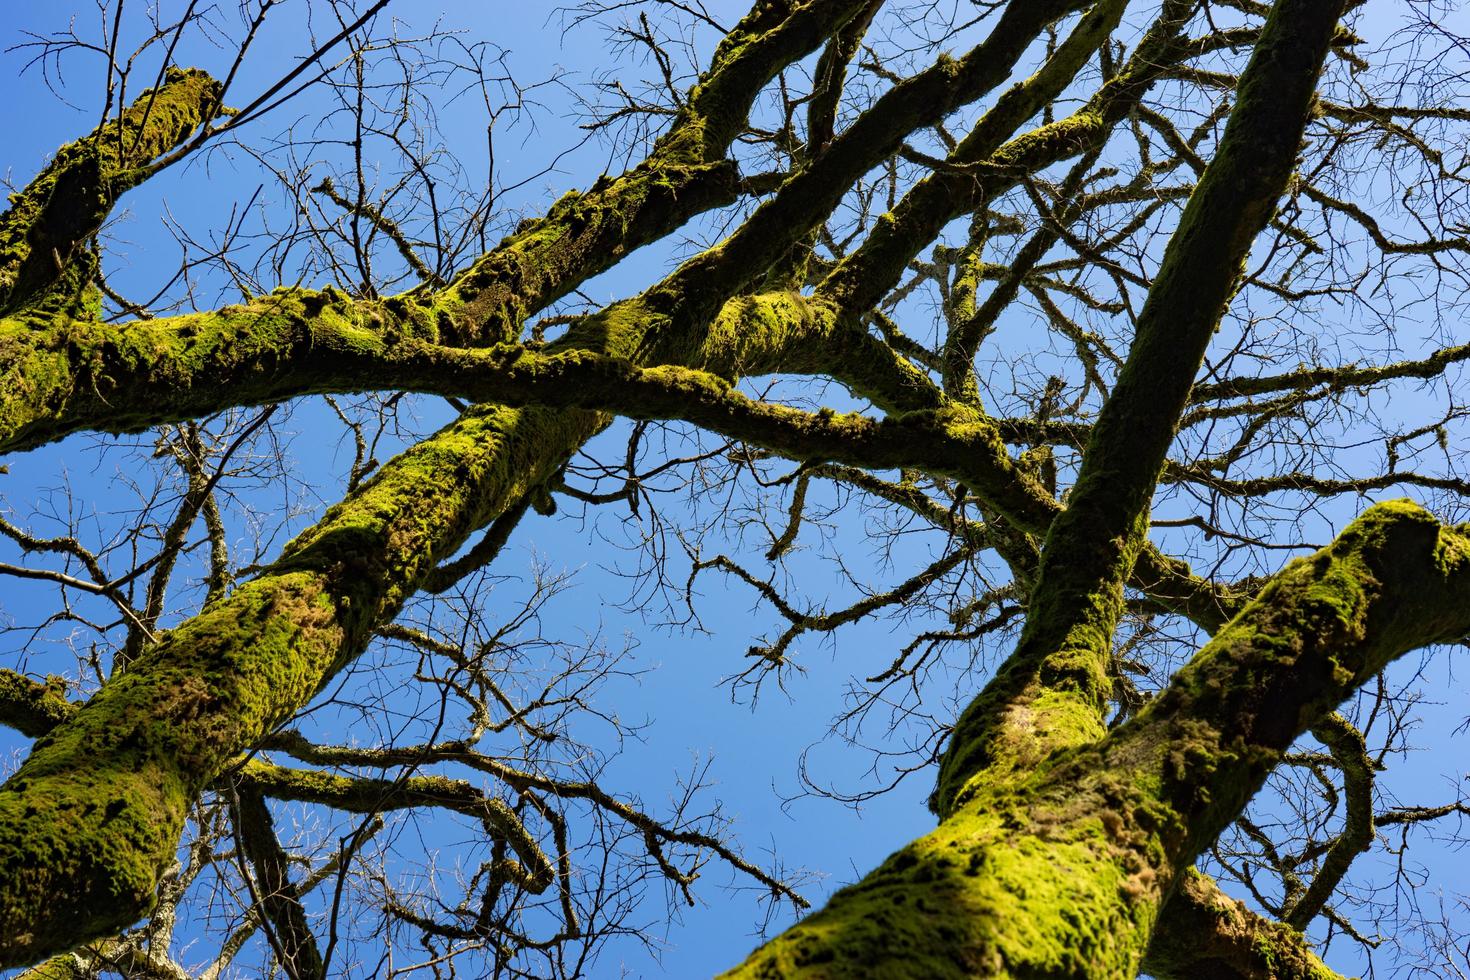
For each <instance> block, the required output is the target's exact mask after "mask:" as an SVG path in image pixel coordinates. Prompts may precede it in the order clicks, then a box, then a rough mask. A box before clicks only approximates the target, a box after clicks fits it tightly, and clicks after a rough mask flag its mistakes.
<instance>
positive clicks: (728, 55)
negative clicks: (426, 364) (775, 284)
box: [437, 0, 866, 344]
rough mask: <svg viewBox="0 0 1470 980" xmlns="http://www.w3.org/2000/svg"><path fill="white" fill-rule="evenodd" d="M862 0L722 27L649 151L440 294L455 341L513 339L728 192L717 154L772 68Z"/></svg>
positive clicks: (576, 195)
mask: <svg viewBox="0 0 1470 980" xmlns="http://www.w3.org/2000/svg"><path fill="white" fill-rule="evenodd" d="M865 3H866V0H805V2H801V0H773V2H766V3H758V4H756V5H755V6H754V7H753V9H752V10H751V12H750V13H749V14H747V15H746V16H745V17H744V18H743V19H742V20H741V21H740V23H739V24H737V25H736V26H735V28H734V29H733V30H732V31H731V32H730V33H729V34H728V35H727V36H726V37H725V39H724V40H723V41H722V42H721V43H720V46H719V47H718V48H717V49H716V51H715V53H714V56H713V57H712V59H711V62H710V67H709V69H708V70H707V71H706V72H705V73H704V74H703V75H702V76H701V77H700V79H699V81H698V82H697V83H696V84H695V86H694V87H693V88H692V89H691V90H690V91H689V92H688V93H687V94H686V96H685V99H684V101H683V104H682V106H681V109H680V111H679V113H678V115H677V116H676V117H675V119H674V121H673V123H672V125H671V126H670V128H669V131H668V132H667V133H665V134H664V135H663V137H661V138H660V139H659V141H658V142H657V143H656V144H655V146H654V148H653V151H652V152H651V153H650V154H649V156H648V158H647V159H646V160H644V161H643V162H642V163H640V164H639V165H638V166H636V167H634V168H632V169H630V170H628V171H627V172H625V173H624V174H622V175H620V176H617V177H603V178H601V179H599V180H598V181H597V183H596V184H594V185H593V186H592V187H590V188H588V189H587V190H585V191H574V192H572V193H569V194H567V195H566V196H564V197H563V198H562V199H561V200H559V201H557V202H556V204H555V205H553V206H552V207H551V209H550V210H549V211H548V212H547V213H546V215H545V216H544V217H541V218H538V219H535V220H533V221H530V222H527V223H525V224H524V225H523V226H522V227H521V228H519V229H517V231H516V233H515V234H514V235H511V236H510V237H508V238H506V239H505V241H503V242H501V243H500V244H499V245H498V246H497V247H496V248H494V249H492V250H491V251H490V252H489V253H488V254H487V255H485V256H484V257H483V258H481V259H479V260H478V261H477V262H475V264H474V265H473V266H472V267H471V268H470V269H468V270H466V271H465V273H463V274H462V275H461V276H459V277H457V278H456V279H455V280H454V282H453V283H451V285H450V287H449V288H448V289H447V290H445V291H444V293H443V294H442V295H441V296H440V297H439V298H438V303H437V306H438V308H439V310H441V311H442V312H443V316H442V318H441V325H442V330H441V333H442V336H443V339H444V340H445V341H447V342H452V343H456V344H481V343H504V342H508V341H512V340H515V339H516V338H517V336H518V334H519V330H520V327H521V324H522V323H523V322H524V320H525V318H526V317H528V316H530V315H531V314H532V313H534V312H536V311H537V310H540V309H543V308H544V307H546V306H547V305H548V304H550V303H553V302H555V301H556V300H557V299H560V298H561V297H563V296H565V295H567V294H568V293H570V292H571V291H572V290H573V289H575V288H576V287H577V286H578V285H580V284H581V283H582V282H584V281H586V280H587V279H589V278H591V277H592V276H594V275H596V274H598V273H599V272H602V271H604V270H606V269H609V268H611V267H612V266H613V265H614V264H616V263H617V262H619V261H620V260H622V259H623V258H624V257H625V256H627V255H628V254H629V253H631V252H633V251H634V250H635V249H637V248H639V247H640V246H642V245H645V244H647V243H649V242H651V241H654V240H656V239H658V238H661V237H663V236H664V235H667V234H668V233H670V232H672V231H674V230H675V229H676V228H678V227H679V226H680V225H682V224H683V223H684V222H685V221H687V220H688V219H689V218H690V217H692V216H694V215H696V214H699V213H700V212H702V211H706V210H708V209H710V208H713V207H719V206H721V205H724V204H729V203H731V202H733V201H734V200H735V199H736V197H737V196H738V194H739V191H740V185H739V175H738V172H737V170H736V167H735V165H734V164H733V163H732V162H731V161H729V160H727V159H726V158H725V155H726V152H727V150H728V149H729V146H730V144H731V143H732V142H733V141H734V140H735V138H736V137H737V136H738V135H739V134H740V133H741V131H742V130H743V128H744V126H745V123H746V117H747V115H748V113H749V111H750V107H751V104H752V103H753V102H754V101H755V98H756V96H757V95H759V93H760V91H761V89H762V88H763V87H764V86H765V84H766V83H767V82H769V81H770V80H771V79H772V78H773V77H775V75H776V73H777V72H779V71H780V70H781V69H783V68H785V67H786V66H787V65H789V64H791V63H792V62H794V61H797V60H799V59H800V58H802V57H803V56H805V55H806V54H808V53H810V52H812V51H814V50H816V49H817V48H818V47H820V46H821V45H822V44H823V42H825V41H826V40H827V38H828V37H829V36H831V34H832V33H833V32H835V31H836V30H838V29H839V28H841V26H842V25H843V24H844V23H846V22H847V21H848V20H849V19H851V18H852V17H853V16H854V15H855V14H856V13H857V12H858V11H859V10H861V9H862V7H863V6H864V5H865Z"/></svg>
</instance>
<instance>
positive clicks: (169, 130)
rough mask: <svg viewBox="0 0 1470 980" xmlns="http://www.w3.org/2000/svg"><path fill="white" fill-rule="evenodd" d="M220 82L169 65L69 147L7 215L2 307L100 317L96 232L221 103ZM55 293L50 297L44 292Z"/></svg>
mask: <svg viewBox="0 0 1470 980" xmlns="http://www.w3.org/2000/svg"><path fill="white" fill-rule="evenodd" d="M219 97H220V85H219V83H218V82H216V81H214V80H213V79H212V78H210V77H209V76H208V75H207V74H205V73H204V72H201V71H195V70H183V69H171V70H170V71H169V72H168V73H167V76H166V77H165V80H164V84H163V85H162V86H160V87H159V88H158V89H155V90H148V91H145V92H144V93H143V94H142V95H141V96H140V97H139V99H138V100H137V101H136V102H134V103H133V104H132V105H131V106H129V107H128V108H127V109H125V110H124V111H123V112H122V114H121V116H120V118H119V119H115V120H112V121H110V122H108V123H106V124H104V125H103V126H102V127H100V128H99V129H97V130H96V131H95V132H93V133H92V134H91V135H90V136H87V137H85V138H83V139H81V140H78V141H77V142H75V143H70V144H68V145H66V146H63V147H62V148H61V149H60V150H58V151H57V153H56V156H55V157H54V158H53V159H52V161H51V162H50V163H49V164H48V165H47V166H46V168H45V169H44V170H42V171H41V173H40V174H39V175H38V176H37V177H36V178H35V179H34V180H33V181H32V182H31V183H30V184H29V185H28V186H27V187H26V188H25V190H23V191H21V192H19V193H16V194H13V195H11V198H10V209H9V210H8V211H6V212H5V214H3V215H0V314H3V313H12V312H15V311H17V310H20V309H23V308H26V307H33V306H34V307H38V308H39V307H45V308H48V309H53V310H58V311H59V310H66V311H69V312H72V313H75V314H78V315H88V314H89V313H90V314H91V315H95V314H96V312H97V311H98V304H99V303H100V296H99V294H98V293H97V291H96V290H95V289H94V288H91V286H90V283H91V279H92V277H93V276H94V275H95V272H96V258H95V256H94V255H92V254H91V253H90V251H89V250H88V247H87V246H86V244H85V243H86V240H87V239H89V238H90V237H91V236H92V235H94V234H96V232H97V230H98V229H99V228H100V227H101V226H102V222H103V221H104V220H105V219H106V217H107V215H108V213H109V212H110V211H111V210H112V207H113V205H114V204H115V203H116V202H117V199H118V198H119V197H120V196H121V195H122V194H123V192H125V191H126V190H128V189H130V188H132V187H134V186H136V185H137V184H138V183H140V182H141V181H142V180H144V179H145V178H146V177H148V176H149V174H150V171H149V170H148V168H147V166H146V165H147V164H148V163H149V162H150V161H152V160H153V159H154V158H155V157H158V156H160V155H162V154H164V153H166V152H167V151H168V150H169V149H171V148H173V147H175V146H177V145H179V144H180V143H182V142H183V141H184V140H186V139H187V138H188V136H189V134H190V133H192V132H193V131H194V130H195V129H196V128H198V127H199V126H200V125H203V124H204V123H206V122H208V121H209V120H210V119H212V118H213V117H214V116H215V115H216V114H217V113H218V112H219V111H220V106H219ZM47 295H49V296H50V297H51V300H50V301H49V302H47V303H42V302H41V300H42V298H43V297H44V296H47Z"/></svg>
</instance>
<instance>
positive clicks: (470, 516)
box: [0, 409, 601, 966]
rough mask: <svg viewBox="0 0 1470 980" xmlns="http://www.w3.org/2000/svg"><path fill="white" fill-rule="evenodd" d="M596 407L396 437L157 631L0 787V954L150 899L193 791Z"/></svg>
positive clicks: (546, 469)
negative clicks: (288, 530) (357, 485)
mask: <svg viewBox="0 0 1470 980" xmlns="http://www.w3.org/2000/svg"><path fill="white" fill-rule="evenodd" d="M600 424H601V423H600V421H599V419H598V418H597V417H594V416H590V415H589V414H588V413H582V412H561V413H552V412H546V411H537V410H528V411H516V410H511V409H482V410H476V411H473V412H470V413H468V414H467V415H465V416H464V417H462V418H461V419H459V420H458V421H457V422H455V423H454V424H453V425H451V426H449V427H448V428H446V429H445V430H443V431H441V432H440V433H438V434H437V435H436V436H434V437H431V438H430V439H428V440H426V441H424V442H423V443H421V444H419V445H418V446H416V447H414V448H413V449H410V450H409V451H407V452H406V453H404V454H403V455H402V456H400V457H399V458H398V459H397V460H395V461H394V462H392V463H390V464H389V465H386V466H385V467H384V468H383V469H382V470H380V471H379V473H378V475H377V476H376V477H375V478H374V479H373V480H371V481H369V482H368V483H367V484H365V485H364V486H363V487H362V488H361V489H360V490H358V491H357V492H356V493H355V494H353V495H352V496H350V497H349V498H348V499H347V500H345V501H344V502H343V503H341V504H339V505H337V506H336V507H334V508H332V509H331V510H329V511H328V512H327V514H326V515H325V516H324V517H323V519H322V520H321V521H320V522H319V523H318V524H317V525H316V526H315V527H314V528H312V529H311V530H310V531H308V532H306V533H305V534H303V535H302V536H300V537H299V538H297V539H296V540H295V541H293V542H292V543H291V544H290V545H289V546H288V547H287V548H286V550H285V552H284V554H283V555H282V556H281V558H280V559H278V560H277V561H276V562H275V563H274V564H273V565H271V566H270V567H269V568H267V569H266V570H264V571H263V572H262V573H260V574H259V575H258V576H257V577H256V578H255V579H253V580H251V581H249V582H246V583H244V584H242V585H241V586H239V587H238V588H237V589H236V590H235V592H234V593H233V594H231V595H230V596H228V597H227V598H225V599H221V600H220V601H218V602H217V603H215V604H212V605H211V606H210V607H209V608H208V609H207V610H206V611H205V612H204V613H202V614H201V615H199V616H196V617H195V618H194V619H191V620H189V621H188V622H186V623H184V624H182V625H181V626H180V627H178V628H177V629H175V630H173V631H171V632H170V633H169V634H167V636H166V637H165V638H164V639H163V640H162V641H161V642H160V643H158V644H157V645H156V646H154V647H152V648H151V649H149V650H147V651H146V652H145V653H144V654H143V656H141V657H140V658H139V659H138V660H137V661H135V662H134V663H133V664H132V665H131V666H130V669H129V670H128V672H127V673H126V674H124V675H122V676H121V677H118V678H115V679H114V680H112V681H111V682H110V683H108V684H107V686H105V687H104V688H103V689H102V690H101V691H100V692H99V693H98V694H97V695H95V696H94V697H93V698H92V700H91V701H89V702H88V703H87V704H86V706H85V707H83V708H82V709H81V710H79V711H78V712H76V714H75V715H74V716H73V717H72V718H71V719H70V720H68V721H67V722H66V723H64V724H62V725H59V726H58V727H56V728H54V729H53V730H52V731H51V732H49V733H48V734H47V735H46V736H45V737H43V738H41V739H40V740H39V741H37V742H36V744H35V746H34V747H33V748H32V751H31V754H30V756H29V757H28V758H27V759H26V761H25V763H24V764H23V765H22V767H21V769H20V770H19V772H17V773H16V774H15V775H14V776H13V777H11V779H10V780H9V781H8V782H7V783H6V784H5V785H4V786H3V787H0V965H7V966H9V965H20V964H23V963H26V962H33V961H34V960H36V959H37V958H39V957H41V956H43V955H47V954H50V953H54V952H59V951H62V950H65V949H68V948H70V947H72V946H74V945H76V944H78V943H81V942H86V941H88V940H90V939H94V938H99V937H104V936H107V935H112V934H115V933H116V932H117V931H119V930H120V929H121V928H122V927H124V926H126V925H129V924H131V923H132V922H134V921H136V920H137V919H138V918H140V917H141V916H142V915H143V914H145V913H146V912H147V910H148V909H149V908H150V907H151V905H152V903H153V899H154V886H155V884H156V882H157V880H158V877H159V875H161V874H162V872H163V870H164V869H165V868H166V867H167V866H168V863H169V862H170V861H171V860H172V859H173V854H174V850H175V846H176V844H177V841H178V837H179V833H180V831H181V830H182V828H183V823H184V819H185V817H186V814H187V812H188V807H189V805H190V803H191V802H192V800H193V799H194V798H195V797H197V795H198V794H199V792H200V791H202V790H203V789H204V788H205V787H206V786H208V785H209V784H210V783H212V782H213V781H214V780H215V779H216V778H217V777H218V776H219V774H220V773H222V772H223V771H225V769H227V768H228V767H230V766H232V765H233V764H234V760H235V758H236V757H237V756H238V754H239V753H240V752H241V751H242V750H244V749H246V748H248V747H249V746H251V745H253V744H254V743H255V742H256V741H258V740H259V739H260V738H261V737H262V736H263V735H264V734H265V733H266V732H268V731H270V730H271V729H272V728H273V727H275V726H276V725H278V724H279V723H280V722H281V721H283V720H284V719H285V718H287V717H289V716H290V715H291V714H292V713H293V712H294V711H296V710H297V709H298V708H300V707H301V706H302V705H303V704H305V703H307V701H309V700H310V699H311V697H312V696H313V695H314V694H315V693H316V692H317V691H318V690H319V689H320V687H321V686H322V685H323V684H324V683H325V682H326V681H327V680H328V679H329V678H330V677H331V676H332V675H333V674H334V673H335V672H336V671H337V670H338V669H339V668H340V667H341V666H343V665H344V664H345V663H347V662H348V661H349V660H350V659H351V658H352V657H354V656H355V655H356V654H357V653H358V652H360V651H361V650H362V649H363V647H364V645H365V644H366V642H367V640H368V638H369V636H370V634H371V630H372V629H373V628H374V627H375V626H376V625H377V624H378V623H379V622H382V621H385V620H387V619H390V618H392V616H393V615H394V614H395V613H396V612H397V610H398V608H399V607H400V606H401V604H402V602H403V601H404V599H405V598H407V596H408V595H410V594H411V593H412V591H413V590H414V589H415V588H416V586H417V584H418V582H420V581H421V580H422V579H423V577H424V576H426V575H427V574H429V572H430V570H431V569H432V568H433V567H434V566H435V565H436V564H438V563H439V562H440V561H442V560H443V559H444V558H445V557H447V556H448V555H450V554H452V553H453V552H454V551H455V550H456V549H457V548H458V547H459V546H460V544H461V543H462V542H463V541H464V540H465V537H466V536H467V535H468V534H469V533H470V532H471V531H472V530H474V529H475V528H476V527H479V526H482V525H483V524H484V523H486V522H487V521H488V520H490V519H491V518H493V517H494V516H495V515H497V514H498V513H501V512H503V511H504V510H505V509H506V508H507V507H508V506H510V505H511V503H512V502H513V501H514V500H516V499H519V497H520V496H521V495H523V494H524V493H525V491H526V490H527V489H529V487H530V486H532V485H535V484H539V483H541V482H544V481H545V480H547V479H548V478H550V477H551V476H552V475H553V473H555V472H556V470H557V468H558V467H559V466H560V465H561V462H562V458H563V457H562V455H561V454H559V453H557V452H556V451H555V450H554V449H553V448H552V447H555V446H559V445H560V446H568V447H574V446H576V445H579V444H580V443H581V442H582V441H583V440H585V439H586V438H588V437H589V436H590V435H591V434H592V433H593V432H595V431H596V430H597V428H598V427H599V425H600Z"/></svg>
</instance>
